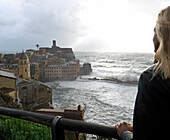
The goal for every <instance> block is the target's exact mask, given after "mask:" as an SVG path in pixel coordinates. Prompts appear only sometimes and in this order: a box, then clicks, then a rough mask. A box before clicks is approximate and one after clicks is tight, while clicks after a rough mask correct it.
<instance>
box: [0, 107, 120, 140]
mask: <svg viewBox="0 0 170 140" xmlns="http://www.w3.org/2000/svg"><path fill="white" fill-rule="evenodd" d="M0 114H1V115H6V116H10V117H14V118H19V119H23V120H28V121H32V122H36V123H39V124H43V125H46V126H50V127H51V128H52V139H53V140H65V131H67V130H68V131H75V132H76V133H78V134H79V133H85V134H93V135H97V136H101V137H106V138H114V139H118V135H117V132H116V130H115V127H109V126H104V125H100V124H94V123H89V122H84V121H78V120H71V119H66V118H62V117H60V116H51V115H45V114H39V113H34V112H28V111H23V110H17V109H10V108H6V107H0ZM84 139H85V138H84Z"/></svg>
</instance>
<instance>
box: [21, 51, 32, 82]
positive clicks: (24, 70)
mask: <svg viewBox="0 0 170 140" xmlns="http://www.w3.org/2000/svg"><path fill="white" fill-rule="evenodd" d="M18 69H19V76H20V77H21V78H24V79H28V80H29V79H31V76H30V62H29V58H28V56H27V55H26V54H25V53H22V54H21V56H20V58H19V64H18Z"/></svg>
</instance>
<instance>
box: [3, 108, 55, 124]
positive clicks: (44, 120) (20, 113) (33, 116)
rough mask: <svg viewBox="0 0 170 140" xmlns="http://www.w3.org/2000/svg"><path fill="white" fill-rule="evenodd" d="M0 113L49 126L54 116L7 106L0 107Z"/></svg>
mask: <svg viewBox="0 0 170 140" xmlns="http://www.w3.org/2000/svg"><path fill="white" fill-rule="evenodd" d="M0 114H2V115H6V116H11V117H15V118H19V119H24V120H28V121H33V122H36V123H40V124H44V125H47V126H51V123H52V121H53V119H54V117H55V116H51V115H45V114H39V113H34V112H30V111H24V110H17V109H11V108H7V107H0Z"/></svg>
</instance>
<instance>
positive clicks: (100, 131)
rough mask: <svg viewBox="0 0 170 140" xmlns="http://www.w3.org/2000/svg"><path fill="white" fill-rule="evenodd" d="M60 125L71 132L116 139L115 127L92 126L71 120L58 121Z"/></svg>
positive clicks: (92, 124)
mask: <svg viewBox="0 0 170 140" xmlns="http://www.w3.org/2000/svg"><path fill="white" fill-rule="evenodd" d="M60 123H61V125H62V127H63V128H64V129H67V130H71V131H78V132H81V133H87V134H94V135H98V136H103V137H108V138H116V139H117V138H118V134H117V131H116V130H115V127H109V126H104V125H100V124H94V123H89V122H83V121H77V120H71V119H65V118H62V119H60Z"/></svg>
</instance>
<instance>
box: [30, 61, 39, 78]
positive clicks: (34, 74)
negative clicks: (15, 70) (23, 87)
mask: <svg viewBox="0 0 170 140" xmlns="http://www.w3.org/2000/svg"><path fill="white" fill-rule="evenodd" d="M30 74H31V79H34V80H38V79H39V74H40V70H39V63H31V64H30Z"/></svg>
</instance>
